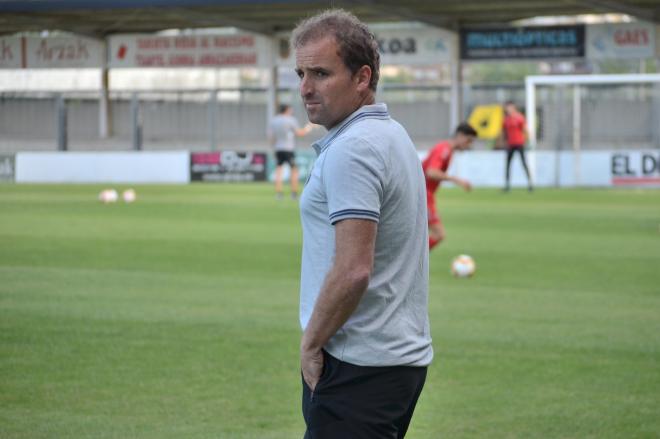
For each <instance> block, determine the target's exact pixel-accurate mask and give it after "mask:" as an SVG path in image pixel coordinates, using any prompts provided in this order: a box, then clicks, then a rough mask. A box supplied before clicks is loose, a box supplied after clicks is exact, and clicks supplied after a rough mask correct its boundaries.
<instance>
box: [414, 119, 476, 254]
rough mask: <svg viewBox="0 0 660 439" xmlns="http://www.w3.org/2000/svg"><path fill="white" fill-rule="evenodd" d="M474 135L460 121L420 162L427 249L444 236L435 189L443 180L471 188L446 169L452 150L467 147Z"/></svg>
mask: <svg viewBox="0 0 660 439" xmlns="http://www.w3.org/2000/svg"><path fill="white" fill-rule="evenodd" d="M476 136H477V132H476V130H475V129H474V128H472V127H471V126H470V125H469V124H467V123H461V124H460V125H459V126H458V127H457V128H456V131H455V132H454V137H452V138H451V139H449V140H444V141H442V142H440V143H438V144H437V145H435V146H434V147H433V149H432V150H431V151H430V152H429V154H428V156H426V158H425V159H424V161H423V162H422V169H423V170H424V176H425V177H426V206H427V209H428V214H429V250H430V249H432V248H433V247H435V246H436V245H438V244H439V243H440V242H441V241H442V240H443V239H444V238H445V228H444V226H443V225H442V221H441V220H440V216H439V215H438V212H437V211H436V208H435V191H436V190H437V189H438V187H439V186H440V183H442V182H443V181H451V182H452V183H454V184H456V185H458V186H460V187H462V188H463V189H465V190H466V191H470V190H472V185H471V184H470V182H469V181H467V180H464V179H462V178H458V177H454V176H451V175H449V174H447V169H448V168H449V164H450V163H451V158H452V155H453V154H454V151H456V150H458V151H463V150H466V149H468V148H469V147H470V145H472V142H474V139H475V137H476Z"/></svg>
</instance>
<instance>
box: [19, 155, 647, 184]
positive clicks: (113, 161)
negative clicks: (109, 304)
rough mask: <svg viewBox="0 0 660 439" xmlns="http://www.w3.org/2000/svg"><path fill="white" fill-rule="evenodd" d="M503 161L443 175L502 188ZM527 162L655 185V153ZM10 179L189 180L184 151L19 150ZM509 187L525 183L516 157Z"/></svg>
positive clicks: (468, 161)
mask: <svg viewBox="0 0 660 439" xmlns="http://www.w3.org/2000/svg"><path fill="white" fill-rule="evenodd" d="M426 153H427V152H426V151H423V152H420V153H419V155H420V157H422V158H423V157H424V156H425V155H426ZM505 159H506V153H505V151H468V152H461V153H456V154H455V155H454V158H453V162H452V165H451V167H450V169H449V173H450V174H451V175H456V176H460V177H462V178H466V179H468V180H470V182H472V184H473V185H474V186H476V187H502V186H503V185H504V167H505ZM527 159H528V164H529V165H530V168H531V169H532V173H533V177H532V178H533V181H534V185H535V186H537V187H575V186H581V187H656V188H657V187H660V150H636V151H629V150H625V151H584V152H582V153H581V159H580V160H579V161H576V160H575V155H574V152H573V151H561V152H555V151H528V152H527ZM576 165H577V166H579V169H578V171H579V172H576V169H575V166H576ZM15 175H16V182H17V183H178V184H185V183H189V182H190V153H189V152H188V151H176V152H83V153H72V152H45V153H43V152H42V153H35V152H25V153H18V154H17V155H16V167H15ZM576 177H577V178H579V180H576ZM511 183H512V185H513V186H522V187H524V186H526V185H527V179H526V177H525V175H524V172H523V169H522V165H521V162H520V157H519V156H518V155H517V154H516V155H515V156H514V158H513V162H512V164H511Z"/></svg>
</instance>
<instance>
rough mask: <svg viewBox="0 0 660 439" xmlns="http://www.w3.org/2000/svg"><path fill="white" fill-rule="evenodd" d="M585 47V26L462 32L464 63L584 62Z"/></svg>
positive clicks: (491, 29)
mask: <svg viewBox="0 0 660 439" xmlns="http://www.w3.org/2000/svg"><path fill="white" fill-rule="evenodd" d="M584 47H585V27H584V25H575V26H538V27H519V28H497V29H493V28H490V29H463V30H462V31H461V58H462V59H464V60H477V59H527V58H583V57H584Z"/></svg>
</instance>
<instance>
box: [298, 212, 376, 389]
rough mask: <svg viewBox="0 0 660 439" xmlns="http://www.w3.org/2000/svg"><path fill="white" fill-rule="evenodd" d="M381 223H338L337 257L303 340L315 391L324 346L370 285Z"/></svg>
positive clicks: (305, 368)
mask: <svg viewBox="0 0 660 439" xmlns="http://www.w3.org/2000/svg"><path fill="white" fill-rule="evenodd" d="M377 228H378V224H377V223H376V222H374V221H369V220H362V219H347V220H343V221H340V222H338V223H337V224H336V225H335V259H334V262H333V265H332V268H331V269H330V271H329V272H328V274H327V275H326V277H325V280H324V282H323V286H322V287H321V292H320V293H319V296H318V298H317V299H316V304H315V305H314V311H313V312H312V316H311V318H310V319H309V322H308V324H307V327H306V329H305V332H304V333H303V336H302V340H301V342H300V364H301V369H302V374H303V378H304V379H305V382H306V383H307V385H308V386H309V387H310V388H311V389H312V391H313V390H314V388H315V387H316V384H317V383H318V380H319V378H320V376H321V373H322V372H323V354H322V353H321V349H322V348H323V346H324V345H325V344H326V343H327V342H328V340H330V338H331V337H332V336H333V335H334V334H335V333H336V332H337V331H338V330H339V328H341V327H342V326H343V325H344V323H346V321H347V320H348V318H349V317H350V316H351V314H353V312H354V311H355V309H356V308H357V306H358V304H359V303H360V299H362V295H363V294H364V292H365V291H366V289H367V286H368V285H369V278H370V276H371V272H372V270H373V264H374V248H375V244H376V230H377Z"/></svg>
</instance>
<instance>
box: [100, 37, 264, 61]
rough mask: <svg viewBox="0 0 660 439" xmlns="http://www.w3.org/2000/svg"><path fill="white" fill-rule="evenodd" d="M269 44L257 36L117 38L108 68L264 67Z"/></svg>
mask: <svg viewBox="0 0 660 439" xmlns="http://www.w3.org/2000/svg"><path fill="white" fill-rule="evenodd" d="M270 52H271V51H270V41H269V40H268V39H267V38H265V37H261V36H258V35H253V34H248V33H241V34H232V35H184V36H161V35H150V34H130V35H116V36H111V37H110V38H109V61H108V63H109V66H110V67H113V68H114V67H215V68H220V67H267V66H268V65H269V63H270V62H271V56H272V55H271V54H270Z"/></svg>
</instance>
